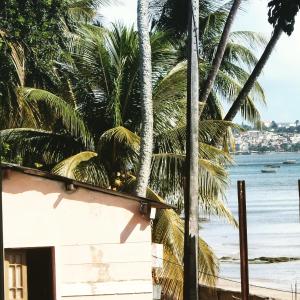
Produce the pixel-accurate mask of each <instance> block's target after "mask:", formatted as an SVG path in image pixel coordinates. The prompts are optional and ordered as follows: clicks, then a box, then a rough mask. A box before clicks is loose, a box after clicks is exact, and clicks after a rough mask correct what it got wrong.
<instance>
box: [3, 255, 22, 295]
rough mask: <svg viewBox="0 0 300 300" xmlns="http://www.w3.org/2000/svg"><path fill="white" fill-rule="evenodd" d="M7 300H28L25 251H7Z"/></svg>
mask: <svg viewBox="0 0 300 300" xmlns="http://www.w3.org/2000/svg"><path fill="white" fill-rule="evenodd" d="M5 299H7V300H16V299H17V300H28V293H27V265H26V252H25V250H5Z"/></svg>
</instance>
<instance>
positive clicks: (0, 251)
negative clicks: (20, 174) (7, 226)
mask: <svg viewBox="0 0 300 300" xmlns="http://www.w3.org/2000/svg"><path fill="white" fill-rule="evenodd" d="M1 155H2V140H1V136H0V299H3V300H5V290H4V247H3V211H2V165H1V164H2V159H1Z"/></svg>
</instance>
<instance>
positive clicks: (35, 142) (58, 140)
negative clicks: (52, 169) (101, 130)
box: [0, 128, 84, 166]
mask: <svg viewBox="0 0 300 300" xmlns="http://www.w3.org/2000/svg"><path fill="white" fill-rule="evenodd" d="M0 137H1V140H2V141H3V142H4V143H6V144H8V145H9V147H10V151H9V156H8V159H9V160H14V159H16V157H19V158H20V159H21V160H22V162H23V164H24V165H28V164H29V165H28V166H32V163H35V162H36V163H39V164H42V165H44V164H45V165H53V164H57V163H58V162H59V161H61V160H62V159H63V158H64V157H68V156H71V155H74V154H75V153H77V152H79V151H81V150H83V148H84V145H83V144H81V143H80V142H78V141H76V140H74V138H72V137H71V136H69V135H66V134H59V133H54V132H51V131H45V130H40V129H32V128H14V129H6V130H1V131H0Z"/></svg>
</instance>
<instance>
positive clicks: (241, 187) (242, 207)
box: [237, 181, 249, 300]
mask: <svg viewBox="0 0 300 300" xmlns="http://www.w3.org/2000/svg"><path fill="white" fill-rule="evenodd" d="M237 187H238V200H239V231H240V263H241V285H242V300H248V299H249V271H248V238H247V206H246V185H245V181H238V183H237Z"/></svg>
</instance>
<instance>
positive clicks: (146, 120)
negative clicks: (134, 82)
mask: <svg viewBox="0 0 300 300" xmlns="http://www.w3.org/2000/svg"><path fill="white" fill-rule="evenodd" d="M148 10H149V0H138V11H137V12H138V33H139V45H140V57H141V63H140V69H141V85H142V89H141V90H142V103H141V105H142V123H143V124H142V132H141V148H140V160H139V170H138V174H137V185H136V189H135V193H136V195H138V196H140V197H146V192H147V186H148V182H149V177H150V170H151V158H152V151H153V104H152V66H151V45H150V36H149V13H148Z"/></svg>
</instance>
